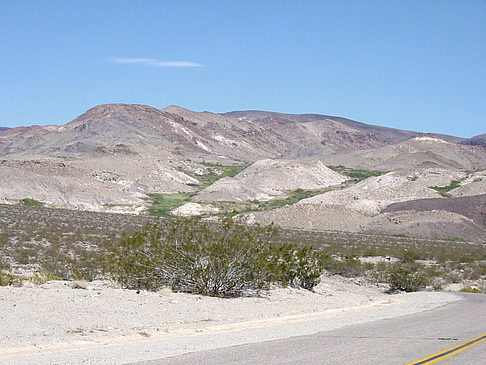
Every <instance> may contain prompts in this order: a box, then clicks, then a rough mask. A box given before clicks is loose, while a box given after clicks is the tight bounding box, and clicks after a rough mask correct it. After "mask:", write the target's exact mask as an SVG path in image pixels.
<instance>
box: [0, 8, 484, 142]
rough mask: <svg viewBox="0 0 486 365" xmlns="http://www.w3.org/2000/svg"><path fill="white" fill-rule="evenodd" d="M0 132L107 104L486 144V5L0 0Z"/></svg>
mask: <svg viewBox="0 0 486 365" xmlns="http://www.w3.org/2000/svg"><path fill="white" fill-rule="evenodd" d="M0 50H1V57H0V126H16V125H31V124H50V123H52V124H63V123H66V122H68V121H70V120H72V119H74V118H75V117H76V116H78V115H79V114H81V113H83V112H84V111H86V110H87V109H89V108H91V107H93V106H95V105H98V104H105V103H141V104H148V105H151V106H155V107H158V108H163V107H165V106H167V105H170V104H176V105H180V106H183V107H185V108H188V109H191V110H195V111H204V110H208V111H212V112H226V111H231V110H244V109H262V110H271V111H279V112H288V113H321V114H328V115H337V116H343V117H347V118H351V119H354V120H358V121H361V122H365V123H370V124H378V125H385V126H390V127H394V128H402V129H411V130H418V131H424V132H437V133H447V134H454V135H459V136H463V137H471V136H473V135H477V134H482V133H486V1H485V0H463V1H459V0H427V1H423V0H417V1H412V0H409V1H406V0H403V1H393V0H383V1H372V0H369V1H360V0H356V1H350V0H340V1H338V0H336V1H325V0H319V1H310V0H309V1H286V0H278V1H271V0H267V1H261V0H260V1H251V0H245V1H239V0H232V1H204V0H198V1H184V0H180V1H143V0H140V1H123V0H111V1H108V0H97V1H89V0H83V1H81V0H79V1H74V0H71V1H66V0H63V1H54V0H49V1H47V0H45V1H40V0H37V1H28V0H23V1H17V0H0Z"/></svg>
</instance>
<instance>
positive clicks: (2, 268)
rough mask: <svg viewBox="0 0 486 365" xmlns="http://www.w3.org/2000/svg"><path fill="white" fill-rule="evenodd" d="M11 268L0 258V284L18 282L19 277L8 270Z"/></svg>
mask: <svg viewBox="0 0 486 365" xmlns="http://www.w3.org/2000/svg"><path fill="white" fill-rule="evenodd" d="M10 270H11V268H10V267H9V266H8V265H7V264H5V263H4V262H2V261H1V260H0V286H8V285H14V284H18V283H19V282H20V279H19V278H18V276H16V275H14V274H12V273H11V272H10Z"/></svg>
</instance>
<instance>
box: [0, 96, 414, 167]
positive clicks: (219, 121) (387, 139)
mask: <svg viewBox="0 0 486 365" xmlns="http://www.w3.org/2000/svg"><path fill="white" fill-rule="evenodd" d="M416 134H417V133H415V132H409V131H401V130H396V129H392V128H384V127H377V126H371V125H367V124H364V123H359V122H355V121H351V120H348V119H344V118H339V117H329V116H324V115H317V114H310V115H289V114H276V113H268V112H234V113H226V114H214V113H209V112H202V113H197V112H192V111H190V110H187V109H184V108H181V107H177V106H170V107H167V108H165V109H162V110H159V109H156V108H153V107H150V106H147V105H128V104H106V105H99V106H96V107H94V108H92V109H90V110H88V111H87V112H85V113H84V114H82V115H80V116H79V117H77V118H76V119H74V120H73V121H71V122H69V123H67V124H66V125H63V126H45V127H40V126H33V127H18V128H11V129H7V130H4V131H2V132H1V134H0V155H3V156H5V155H12V154H15V155H18V154H28V155H44V156H82V155H85V154H87V153H89V152H91V151H93V150H94V149H96V148H108V149H110V148H113V147H114V146H115V145H117V144H124V145H126V146H128V148H129V149H131V150H134V151H137V150H139V149H143V150H145V151H147V150H150V149H156V150H158V151H159V152H160V151H164V152H165V153H170V154H175V155H179V156H182V157H183V158H187V157H189V158H199V159H216V160H217V159H221V158H225V159H230V160H234V161H256V160H258V159H262V158H274V157H277V156H279V155H289V156H290V155H292V154H296V153H302V151H304V152H303V153H304V154H308V155H316V154H326V153H331V152H349V151H356V150H360V149H363V148H371V147H379V146H384V145H387V144H390V143H395V142H397V141H403V140H405V139H406V138H409V137H411V136H414V135H416ZM299 151H300V152H299ZM221 156H222V157H221Z"/></svg>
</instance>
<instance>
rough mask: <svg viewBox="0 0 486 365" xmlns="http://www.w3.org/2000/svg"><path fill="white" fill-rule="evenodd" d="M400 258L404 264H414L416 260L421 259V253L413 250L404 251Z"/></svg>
mask: <svg viewBox="0 0 486 365" xmlns="http://www.w3.org/2000/svg"><path fill="white" fill-rule="evenodd" d="M400 256H401V257H400V259H401V261H402V262H403V263H408V262H414V261H415V260H419V259H421V255H420V253H419V252H417V251H415V250H412V249H408V250H404V251H403V252H402V254H401V255H400Z"/></svg>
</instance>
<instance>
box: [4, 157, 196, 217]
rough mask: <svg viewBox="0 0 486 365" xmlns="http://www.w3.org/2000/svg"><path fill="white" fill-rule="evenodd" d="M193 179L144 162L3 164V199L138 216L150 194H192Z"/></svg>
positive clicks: (110, 159) (105, 160) (101, 160)
mask: <svg viewBox="0 0 486 365" xmlns="http://www.w3.org/2000/svg"><path fill="white" fill-rule="evenodd" d="M191 183H198V181H197V180H195V179H194V178H192V177H190V176H188V175H186V174H184V173H182V172H180V171H177V170H175V169H173V168H171V167H169V166H167V165H166V164H164V163H161V162H157V160H144V159H143V158H142V157H141V156H137V157H132V156H124V157H119V158H113V157H103V158H93V159H83V160H70V159H68V160H63V159H52V158H46V159H42V160H35V159H34V160H12V159H8V160H1V161H0V198H1V199H2V200H3V201H4V202H11V203H17V202H18V201H19V200H21V199H24V198H31V199H35V200H38V201H40V202H43V203H45V204H46V205H47V206H53V207H57V208H68V209H80V210H90V211H109V212H122V213H140V212H141V211H143V210H144V209H145V208H146V205H147V201H146V200H145V198H146V194H147V193H167V192H169V193H170V192H179V191H191V189H194V188H193V187H190V186H189V185H188V184H191Z"/></svg>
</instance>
